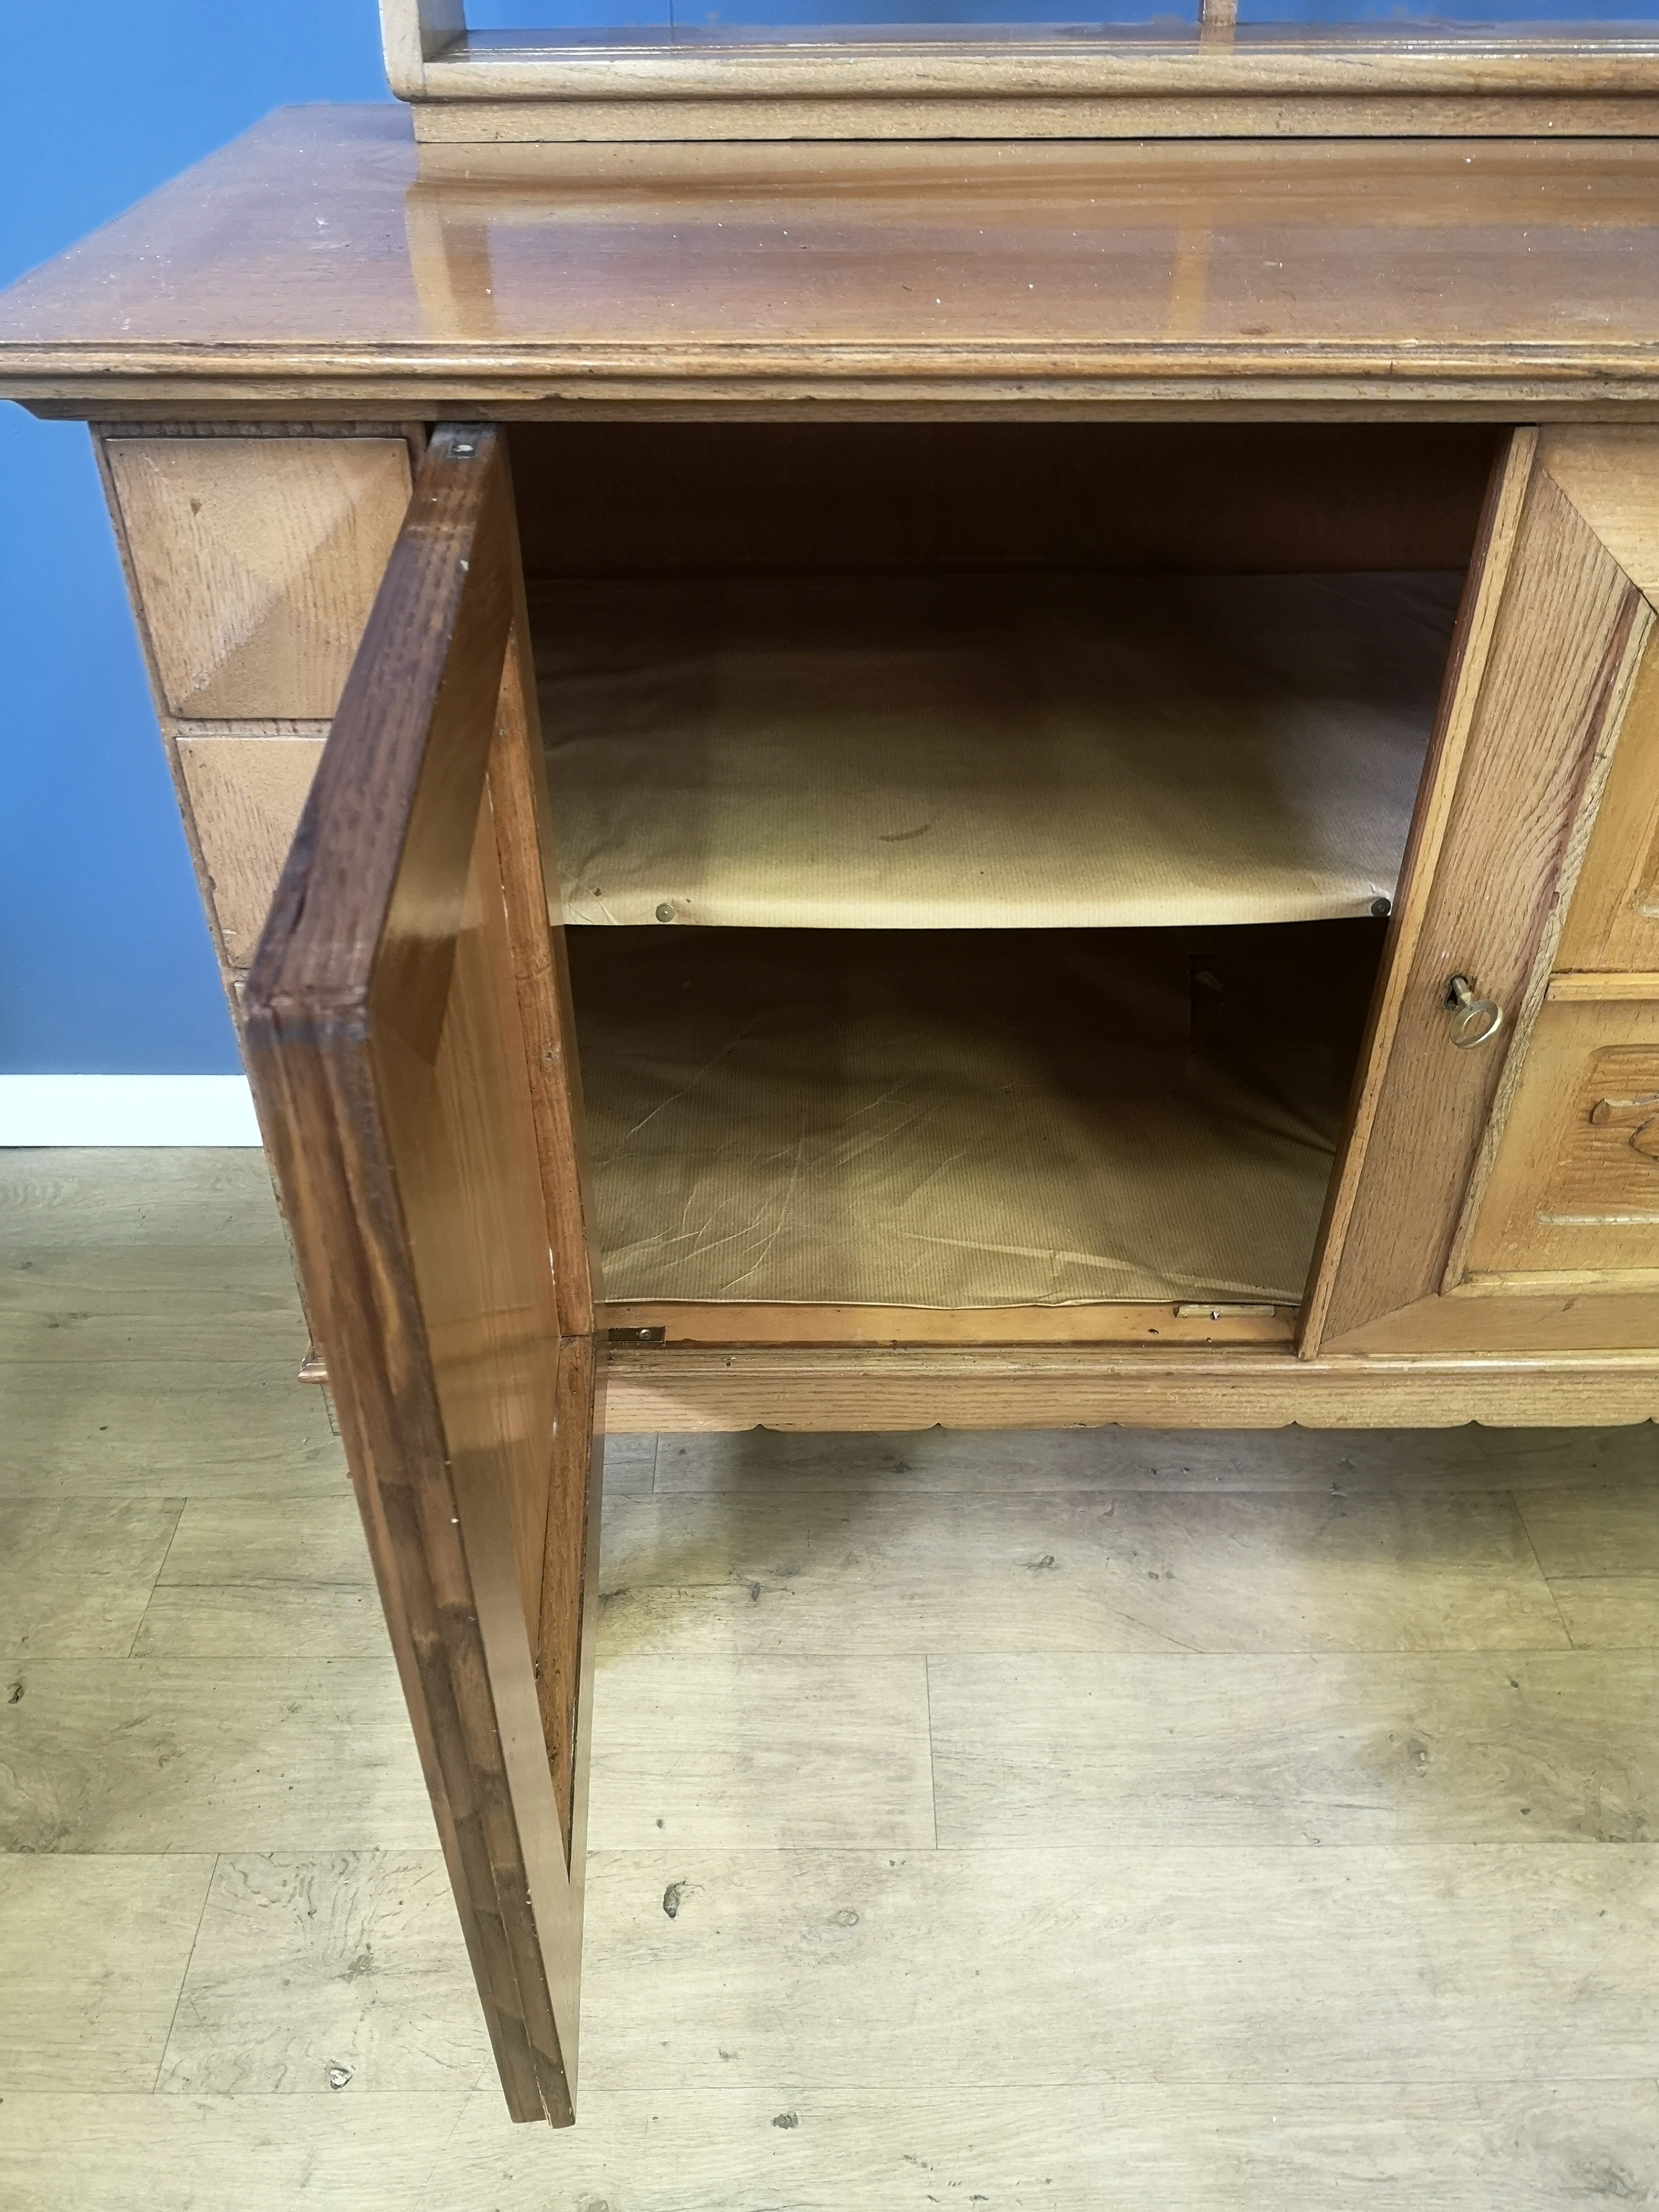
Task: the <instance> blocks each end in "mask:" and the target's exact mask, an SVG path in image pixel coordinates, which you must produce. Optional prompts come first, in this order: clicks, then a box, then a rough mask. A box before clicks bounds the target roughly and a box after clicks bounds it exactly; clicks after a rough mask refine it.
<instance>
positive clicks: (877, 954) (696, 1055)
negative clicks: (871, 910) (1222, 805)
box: [569, 922, 1383, 1309]
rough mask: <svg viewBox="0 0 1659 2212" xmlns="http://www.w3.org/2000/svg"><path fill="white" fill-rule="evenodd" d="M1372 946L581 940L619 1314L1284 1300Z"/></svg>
mask: <svg viewBox="0 0 1659 2212" xmlns="http://www.w3.org/2000/svg"><path fill="white" fill-rule="evenodd" d="M1382 935H1383V925H1382V924H1381V923H1380V922H1344V923H1328V924H1324V925H1315V926H1312V927H1295V928H1253V929H1242V930H1234V931H1221V932H1218V933H1212V934H1211V935H1210V936H1209V937H1208V939H1206V938H1205V937H1204V935H1203V934H1202V933H1190V934H1189V933H1182V932H1179V931H1147V932H1138V931H1123V932H1119V931H1075V932H1073V931H1066V932H1057V933H1053V934H1051V935H1045V936H1042V937H1034V936H1032V935H1030V934H1026V933H1018V932H1010V931H1000V930H987V931H983V932H968V931H958V932H955V933H948V934H940V935H929V934H927V933H923V932H920V931H894V932H875V931H846V932H838V931H837V932H831V931H814V932H800V931H784V930H775V931H774V930H706V931H696V932H693V931H672V930H656V931H651V932H647V931H642V930H592V929H590V930H580V931H573V932H572V933H570V938H569V944H570V957H571V966H572V973H573V978H574V986H575V998H576V1027H577V1034H578V1036H579V1037H580V1043H581V1054H582V1077H583V1086H584V1091H585V1095H586V1115H587V1126H588V1131H589V1138H590V1145H591V1150H592V1161H593V1175H594V1186H595V1191H596V1196H597V1203H598V1215H599V1235H600V1240H601V1243H602V1246H603V1268H604V1276H605V1289H606V1294H607V1296H608V1297H611V1298H612V1299H614V1300H618V1301H630V1300H637V1301H644V1302H651V1301H657V1302H665V1301H690V1302H692V1303H703V1304H719V1303H721V1302H724V1301H731V1300H741V1301H744V1302H745V1303H750V1304H776V1305H789V1304H828V1305H836V1304H842V1305H876V1306H887V1307H896V1306H912V1307H932V1308H936V1309H938V1308H970V1307H976V1306H977V1307H1010V1306H1024V1305H1032V1306H1042V1305H1066V1304H1089V1303H1094V1302H1102V1301H1113V1300H1129V1301H1146V1302H1158V1301H1179V1300H1183V1299H1210V1298H1221V1299H1225V1300H1229V1301H1232V1300H1246V1301H1251V1302H1254V1301H1262V1302H1265V1303H1272V1304H1294V1303H1295V1302H1296V1300H1297V1298H1298V1297H1299V1296H1300V1295H1301V1291H1302V1288H1303V1285H1304V1279H1305V1276H1306V1273H1307V1269H1308V1265H1309V1261H1310V1256H1311V1255H1312V1252H1313V1248H1314V1241H1315V1238H1316V1234H1317V1231H1318V1225H1319V1218H1320V1212H1321V1209H1322V1206H1323V1203H1324V1197H1325V1190H1326V1185H1327V1182H1328V1179H1329V1176H1330V1171H1331V1164H1332V1161H1333V1159H1334V1154H1335V1143H1336V1137H1337V1133H1338V1130H1339V1127H1340V1121H1341V1115H1342V1109H1343V1103H1344V1100H1345V1097H1346V1090H1347V1085H1348V1082H1349V1079H1350V1075H1351V1073H1352V1065H1353V1059H1354V1054H1355V1052H1356V1050H1357V1048H1358V1033H1359V1026H1360V1024H1361V1022H1362V1021H1363V1019H1364V1010H1365V1006H1366V1003H1367V1000H1368V999H1369V996H1370V982H1371V977H1372V975H1373V973H1374V970H1375V966H1376V957H1377V953H1378V950H1379V947H1380V945H1381V940H1382Z"/></svg>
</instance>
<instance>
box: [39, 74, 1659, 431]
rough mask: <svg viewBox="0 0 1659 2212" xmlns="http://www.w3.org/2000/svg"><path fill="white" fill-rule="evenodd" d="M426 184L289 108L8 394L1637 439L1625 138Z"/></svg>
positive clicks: (190, 197)
mask: <svg viewBox="0 0 1659 2212" xmlns="http://www.w3.org/2000/svg"><path fill="white" fill-rule="evenodd" d="M428 156H429V159H428V163H427V165H426V168H425V173H422V168H421V167H420V166H419V165H417V161H416V149H415V147H414V145H413V143H412V141H411V139H410V130H409V125H408V121H407V119H406V118H405V117H404V115H403V114H402V113H401V112H398V111H397V110H394V109H390V108H388V109H387V110H385V111H380V110H376V109H374V108H365V109H348V110H328V109H321V108H315V109H295V110H289V111H285V112H282V113H279V114H278V115H276V116H275V117H273V118H271V119H270V121H268V122H266V123H264V124H262V125H259V127H258V129H257V130H255V131H252V132H251V133H250V134H249V135H248V136H247V137H246V138H244V139H242V140H240V142H239V143H237V144H236V145H234V146H233V147H230V148H228V149H226V150H225V151H224V152H222V153H221V154H218V155H214V156H213V157H212V158H211V159H210V160H209V161H206V162H204V164H202V166H201V167H198V168H197V169H195V170H192V171H191V172H190V173H188V174H187V175H185V176H184V177H181V178H179V179H178V180H177V181H176V182H174V183H173V184H171V185H167V186H166V187H165V188H164V189H163V190H162V191H161V192H159V193H157V194H155V196H154V197H152V198H150V199H149V200H148V201H146V202H144V203H143V204H141V205H140V206H139V207H137V208H136V209H134V210H132V211H131V213H130V214H129V215H127V216H123V217H122V218H121V219H120V220H119V221H118V222H116V223H114V224H112V225H111V226H110V227H109V228H107V229H106V230H103V231H101V232H100V233H98V234H96V236H94V237H93V238H91V239H88V240H87V241H86V242H85V243H84V244H82V245H81V246H76V247H75V248H74V249H72V251H71V252H69V253H68V254H66V255H64V256H63V257H60V258H59V259H58V261H56V262H54V263H52V264H48V266H47V267H46V268H45V269H43V270H39V271H37V272H36V273H35V274H33V276H28V277H26V278H25V279H24V280H23V281H22V283H21V284H19V285H17V286H15V288H14V289H12V290H11V292H9V294H8V295H6V296H5V298H4V300H3V301H0V392H3V393H5V394H7V395H9V396H13V397H16V398H23V399H25V400H27V402H29V403H30V404H35V405H40V406H45V407H52V408H57V409H58V410H62V411H66V412H69V413H76V412H82V413H85V412H90V411H92V410H93V409H94V405H95V406H96V409H97V410H98V411H99V412H100V413H101V414H103V415H104V416H106V417H107V416H109V415H110V414H111V413H112V412H125V414H126V415H127V416H130V417H131V419H134V420H137V419H139V418H141V417H142V416H143V413H144V412H145V411H146V410H150V411H153V412H156V413H161V412H164V411H167V410H171V411H172V413H173V415H174V416H176V415H177V414H178V413H179V409H180V405H181V404H182V403H185V402H188V404H189V405H190V407H191V408H194V409H197V410H214V409H223V410H226V411H233V410H234V409H235V407H236V406H237V405H239V404H240V406H241V407H242V408H243V409H245V410H253V411H256V412H258V411H268V412H274V411H281V412H283V413H286V414H288V415H289V416H292V415H293V414H294V413H295V411H296V410H297V411H298V412H300V413H301V414H307V415H312V416H323V415H325V414H326V413H327V412H329V411H332V412H333V413H335V414H336V415H337V416H338V415H340V414H354V413H360V412H362V410H375V411H378V410H386V411H387V412H398V411H400V410H401V411H402V412H403V413H405V414H411V413H412V414H420V413H422V412H426V413H432V412H437V411H439V410H448V411H453V410H454V408H455V407H456V406H458V405H459V404H462V403H463V401H464V402H465V405H466V406H467V407H469V408H472V409H475V410H476V409H483V410H508V411H513V410H516V411H519V412H524V413H540V414H554V413H563V412H572V411H576V412H581V411H587V410H592V408H593V407H595V406H596V405H599V404H620V405H626V406H636V405H654V406H659V407H662V406H668V407H672V408H673V409H674V410H677V411H679V412H685V411H695V410H697V409H699V408H703V407H706V408H710V409H713V408H726V409H729V408H731V407H732V406H734V405H764V404H769V402H771V401H774V400H779V399H786V398H799V397H805V396H806V395H808V394H811V395H812V396H813V397H814V398H815V401H816V402H817V404H820V405H825V404H847V405H848V406H849V407H852V408H854V409H858V410H866V411H867V410H869V409H870V408H871V407H872V405H878V406H881V407H883V408H886V409H901V408H904V407H924V408H932V409H938V408H941V407H944V408H951V407H958V408H964V409H965V408H974V407H980V406H983V405H986V404H994V405H996V406H999V407H1004V408H1019V409H1024V410H1030V411H1036V410H1040V409H1042V408H1045V407H1048V406H1050V405H1053V404H1056V403H1060V404H1079V405H1084V406H1105V407H1120V408H1124V409H1133V410H1141V411H1151V412H1157V411H1158V410H1159V409H1160V408H1164V409H1170V410H1178V409H1180V408H1182V406H1188V405H1190V404H1193V403H1194V402H1196V401H1199V400H1202V402H1203V403H1204V404H1206V405H1207V406H1210V407H1233V408H1235V409H1252V410H1255V412H1257V413H1258V414H1260V413H1270V414H1277V415H1279V416H1286V415H1290V414H1293V413H1296V412H1297V411H1303V410H1314V409H1318V408H1326V409H1333V408H1334V409H1346V410H1349V411H1351V412H1357V413H1361V414H1363V413H1364V412H1365V411H1366V410H1367V409H1368V408H1369V409H1370V410H1371V411H1373V412H1376V411H1379V410H1382V411H1386V412H1388V413H1389V414H1390V415H1393V414H1395V413H1397V412H1400V411H1401V410H1406V409H1408V408H1412V407H1419V408H1423V407H1427V408H1432V409H1435V410H1439V411H1442V412H1445V411H1459V410H1461V411H1464V412H1469V413H1476V414H1484V415H1486V416H1488V417H1489V418H1491V417H1495V418H1498V419H1501V418H1502V417H1503V416H1505V415H1507V416H1509V418H1510V420H1516V419H1522V420H1527V419H1534V417H1536V416H1539V415H1542V414H1553V413H1563V412H1566V413H1576V414H1580V415H1586V416H1595V415H1601V416H1606V415H1608V414H1611V413H1616V412H1619V411H1620V410H1647V411H1648V412H1650V413H1654V412H1659V343H1656V342H1659V225H1656V223H1655V222H1654V220H1653V209H1654V204H1655V189H1656V185H1659V144H1656V143H1647V142H1632V143H1609V142H1587V143H1547V142H1536V143H1501V144H1492V143H1468V144H1462V143H1455V142H1448V141H1441V142H1432V141H1415V142H1413V141H1407V142H1401V143H1390V144H1386V145H1374V144H1364V143H1352V142H1346V143H1345V142H1331V143H1322V142H1321V143H1294V144H1277V145H1262V144H1226V143H1181V144H1173V145H1162V146H1160V145H1156V144H1127V145H1095V146H1088V145H1077V144H1071V143H1060V144H1049V145H1011V144H988V145H987V144H977V145H951V144H940V145H930V146H902V147H890V148H881V147H875V146H869V145H854V146H848V147H843V148H839V149H833V150H828V151H827V150H826V149H823V148H821V147H811V146H801V145H786V146H750V147H743V146H723V147H719V148H713V149H699V148H673V147H664V148H648V147H611V148H604V147H585V148H584V147H578V148H571V149H556V148H544V147H510V146H509V147H501V148H495V149H489V148H484V149H448V150H447V151H445V149H428Z"/></svg>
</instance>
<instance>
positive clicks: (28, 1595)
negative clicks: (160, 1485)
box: [0, 1385, 185, 1662]
mask: <svg viewBox="0 0 1659 2212" xmlns="http://www.w3.org/2000/svg"><path fill="white" fill-rule="evenodd" d="M60 1388H61V1385H60ZM14 1448H15V1447H14ZM184 1504H185V1501H184V1499H183V1498H154V1499H151V1498H131V1499H127V1500H122V1501H117V1500H114V1499H109V1498H100V1499H98V1500H97V1501H95V1502H94V1501H91V1500H82V1499H80V1498H51V1497H48V1498H27V1497H24V1498H15V1499H14V1500H13V1501H12V1502H11V1504H9V1506H8V1508H7V1510H6V1542H5V1546H4V1548H3V1550H0V1655H3V1657H4V1658H5V1659H6V1660H7V1661H9V1662H18V1661H21V1660H23V1659H25V1658H32V1657H33V1656H37V1655H38V1656H41V1657H43V1658H45V1657H50V1656H53V1655H63V1656H68V1655H70V1654H72V1653H77V1652H94V1651H103V1652H108V1653H111V1654H112V1655H113V1656H116V1657H118V1658H125V1656H126V1655H127V1653H128V1652H129V1651H131V1649H132V1644H133V1638H134V1637H135V1636H136V1635H137V1632H138V1630H139V1627H140V1626H141V1624H142V1622H143V1617H144V1607H145V1605H146V1604H147V1602H148V1601H149V1594H150V1591H151V1589H152V1588H153V1586H154V1584H155V1577H156V1576H157V1574H158V1573H159V1572H160V1571H161V1565H162V1563H163V1561H164V1560H165V1559H166V1558H167V1550H168V1547H169V1546H170V1545H171V1543H172V1542H173V1536H174V1534H175V1532H176V1531H177V1528H178V1526H179V1516H180V1514H181V1512H182V1511H183V1510H184Z"/></svg>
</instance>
